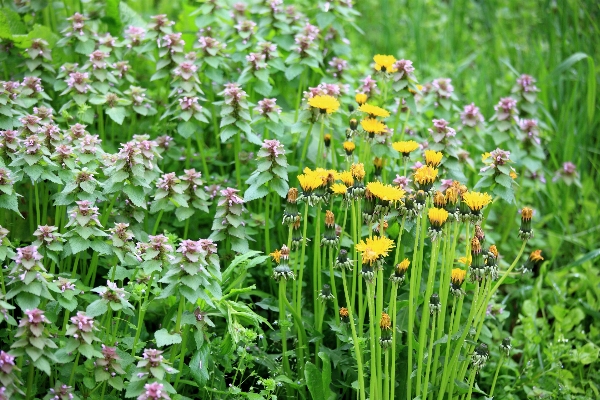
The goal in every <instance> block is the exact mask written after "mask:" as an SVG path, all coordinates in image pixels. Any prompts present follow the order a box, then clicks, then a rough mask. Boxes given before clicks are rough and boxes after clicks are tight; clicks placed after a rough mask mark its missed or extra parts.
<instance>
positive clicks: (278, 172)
mask: <svg viewBox="0 0 600 400" xmlns="http://www.w3.org/2000/svg"><path fill="white" fill-rule="evenodd" d="M256 157H257V159H258V164H257V166H256V169H255V170H254V172H253V173H252V174H251V175H250V177H249V178H248V180H246V184H248V185H250V186H249V187H248V189H247V190H246V192H245V193H244V200H245V201H250V200H254V199H259V198H262V197H265V196H267V195H268V194H269V187H270V188H271V189H273V190H275V191H276V192H277V194H279V196H280V197H283V198H285V197H286V196H287V192H288V190H289V185H288V175H287V167H288V163H287V158H286V156H285V149H284V148H283V145H282V144H281V143H280V142H279V140H276V139H265V140H264V141H263V144H262V146H261V148H260V150H259V151H258V153H257V154H256Z"/></svg>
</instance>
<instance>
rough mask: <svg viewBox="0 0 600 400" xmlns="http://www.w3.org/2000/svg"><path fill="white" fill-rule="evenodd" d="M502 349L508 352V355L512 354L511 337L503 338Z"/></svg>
mask: <svg viewBox="0 0 600 400" xmlns="http://www.w3.org/2000/svg"><path fill="white" fill-rule="evenodd" d="M500 350H502V351H503V352H504V353H505V354H506V357H508V356H509V355H510V351H511V350H512V344H511V338H510V337H506V338H504V339H502V343H500Z"/></svg>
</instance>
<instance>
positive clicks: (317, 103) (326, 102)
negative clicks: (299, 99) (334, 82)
mask: <svg viewBox="0 0 600 400" xmlns="http://www.w3.org/2000/svg"><path fill="white" fill-rule="evenodd" d="M308 105H309V106H311V107H313V108H318V109H319V110H320V111H321V113H322V114H325V113H327V114H331V113H334V112H336V111H337V109H338V108H340V102H339V101H338V100H337V99H336V98H335V97H333V96H329V95H324V96H315V97H311V98H310V99H308Z"/></svg>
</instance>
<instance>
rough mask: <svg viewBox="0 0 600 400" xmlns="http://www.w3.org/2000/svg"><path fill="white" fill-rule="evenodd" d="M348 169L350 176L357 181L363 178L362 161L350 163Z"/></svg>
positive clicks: (363, 168)
mask: <svg viewBox="0 0 600 400" xmlns="http://www.w3.org/2000/svg"><path fill="white" fill-rule="evenodd" d="M350 171H351V172H352V176H353V177H354V178H355V179H358V180H359V181H362V180H363V179H365V174H366V173H365V165H364V164H363V163H358V164H352V166H351V167H350Z"/></svg>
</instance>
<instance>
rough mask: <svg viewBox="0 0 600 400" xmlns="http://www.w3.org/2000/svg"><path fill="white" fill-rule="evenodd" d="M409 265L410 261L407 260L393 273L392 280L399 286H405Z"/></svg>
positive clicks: (397, 266) (399, 264)
mask: <svg viewBox="0 0 600 400" xmlns="http://www.w3.org/2000/svg"><path fill="white" fill-rule="evenodd" d="M409 265H410V261H409V260H408V258H405V259H404V260H403V261H402V262H400V263H398V265H396V268H394V272H392V275H391V276H390V280H391V281H392V282H394V283H397V284H399V285H401V284H403V283H404V281H405V280H406V271H408V267H409Z"/></svg>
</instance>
